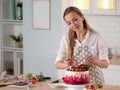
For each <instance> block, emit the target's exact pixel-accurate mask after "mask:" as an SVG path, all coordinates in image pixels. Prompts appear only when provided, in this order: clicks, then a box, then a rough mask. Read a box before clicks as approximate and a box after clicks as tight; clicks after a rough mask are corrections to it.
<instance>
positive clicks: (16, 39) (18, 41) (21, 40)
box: [10, 33, 23, 48]
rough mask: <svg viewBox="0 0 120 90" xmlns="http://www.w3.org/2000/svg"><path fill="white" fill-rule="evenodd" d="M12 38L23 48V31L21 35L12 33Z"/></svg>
mask: <svg viewBox="0 0 120 90" xmlns="http://www.w3.org/2000/svg"><path fill="white" fill-rule="evenodd" d="M10 38H11V39H12V40H14V41H15V43H16V45H17V47H19V48H22V47H23V45H22V42H23V36H22V34H21V33H19V35H14V34H10Z"/></svg>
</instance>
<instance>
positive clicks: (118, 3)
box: [117, 0, 120, 15]
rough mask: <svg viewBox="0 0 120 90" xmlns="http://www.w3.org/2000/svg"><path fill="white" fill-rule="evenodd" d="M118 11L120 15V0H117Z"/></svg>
mask: <svg viewBox="0 0 120 90" xmlns="http://www.w3.org/2000/svg"><path fill="white" fill-rule="evenodd" d="M117 13H118V15H120V0H117Z"/></svg>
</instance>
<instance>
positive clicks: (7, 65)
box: [2, 50, 15, 75]
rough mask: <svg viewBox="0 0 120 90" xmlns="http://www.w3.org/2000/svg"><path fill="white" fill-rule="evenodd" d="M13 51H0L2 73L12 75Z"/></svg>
mask: <svg viewBox="0 0 120 90" xmlns="http://www.w3.org/2000/svg"><path fill="white" fill-rule="evenodd" d="M14 57H15V56H14V51H12V50H9V51H8V50H2V71H7V73H8V74H10V75H14Z"/></svg>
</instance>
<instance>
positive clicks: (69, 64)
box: [66, 58, 77, 66]
mask: <svg viewBox="0 0 120 90" xmlns="http://www.w3.org/2000/svg"><path fill="white" fill-rule="evenodd" d="M66 63H67V65H68V66H76V65H77V62H76V60H75V59H73V58H67V59H66Z"/></svg>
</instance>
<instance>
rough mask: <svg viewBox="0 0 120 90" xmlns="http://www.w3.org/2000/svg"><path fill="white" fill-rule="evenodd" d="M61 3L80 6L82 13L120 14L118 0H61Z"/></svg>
mask: <svg viewBox="0 0 120 90" xmlns="http://www.w3.org/2000/svg"><path fill="white" fill-rule="evenodd" d="M62 3H66V4H63V5H66V7H68V6H76V7H78V8H80V10H81V11H82V12H83V13H84V14H92V15H120V0H67V1H66V0H62ZM63 7H64V8H66V7H65V6H63Z"/></svg>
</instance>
